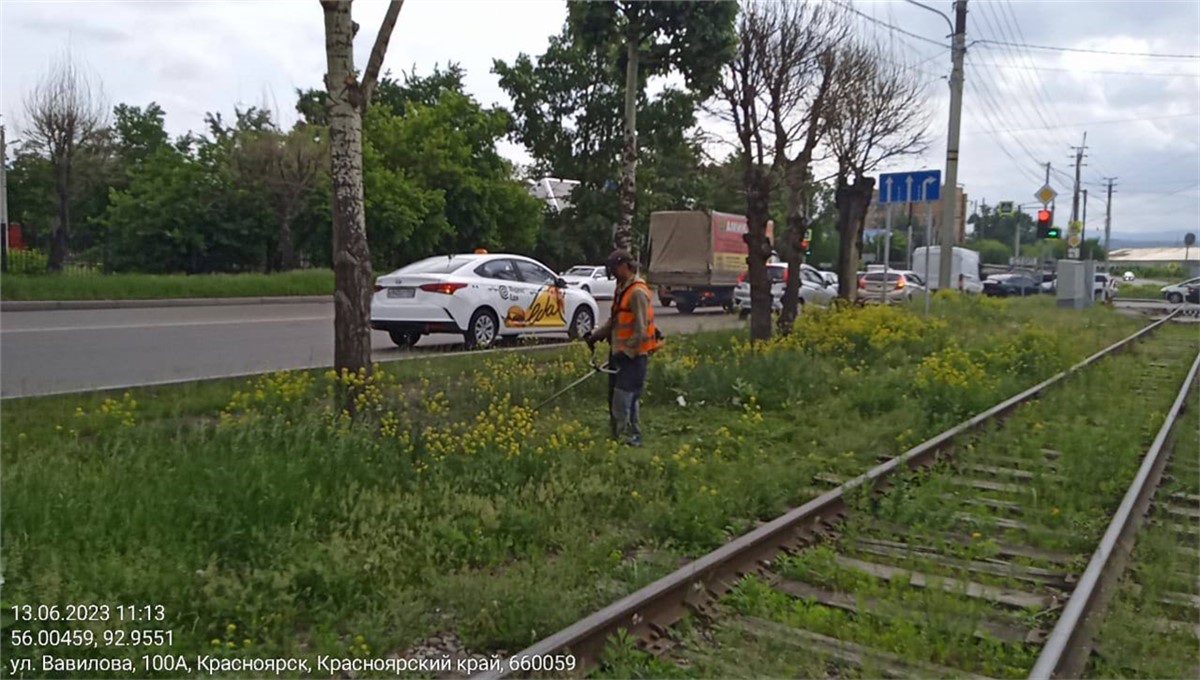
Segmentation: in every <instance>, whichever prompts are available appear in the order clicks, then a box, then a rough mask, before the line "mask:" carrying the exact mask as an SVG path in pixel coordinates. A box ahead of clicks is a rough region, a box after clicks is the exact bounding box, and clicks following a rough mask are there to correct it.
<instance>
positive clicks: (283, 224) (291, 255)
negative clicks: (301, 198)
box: [275, 209, 366, 272]
mask: <svg viewBox="0 0 1200 680" xmlns="http://www.w3.org/2000/svg"><path fill="white" fill-rule="evenodd" d="M364 233H366V232H365V230H364ZM275 262H276V263H277V269H278V270H279V271H285V272H286V271H291V270H293V269H295V268H296V245H295V242H294V240H293V238H292V211H291V210H287V209H284V210H281V211H280V212H279V243H278V245H277V246H276V249H275Z"/></svg>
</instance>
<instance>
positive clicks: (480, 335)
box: [464, 307, 500, 349]
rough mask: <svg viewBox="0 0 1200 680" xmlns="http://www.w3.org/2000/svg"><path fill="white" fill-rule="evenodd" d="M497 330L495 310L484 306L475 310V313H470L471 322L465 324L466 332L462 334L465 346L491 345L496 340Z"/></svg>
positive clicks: (498, 324) (498, 325) (498, 326)
mask: <svg viewBox="0 0 1200 680" xmlns="http://www.w3.org/2000/svg"><path fill="white" fill-rule="evenodd" d="M499 331H500V321H499V320H498V319H497V318H496V314H495V312H493V311H492V310H490V309H487V308H486V307H481V308H480V309H477V310H475V313H474V314H472V315H471V322H470V323H469V324H467V332H466V333H465V334H464V337H465V339H466V345H467V348H468V349H473V348H476V347H479V348H484V347H490V346H492V344H493V343H495V342H496V337H497V336H498V335H499Z"/></svg>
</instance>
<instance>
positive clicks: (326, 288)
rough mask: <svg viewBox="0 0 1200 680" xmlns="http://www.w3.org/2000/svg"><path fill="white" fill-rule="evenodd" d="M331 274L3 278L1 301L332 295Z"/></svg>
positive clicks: (0, 278) (320, 271)
mask: <svg viewBox="0 0 1200 680" xmlns="http://www.w3.org/2000/svg"><path fill="white" fill-rule="evenodd" d="M332 294H333V272H332V271H331V270H329V269H298V270H295V271H290V272H280V273H276V274H196V275H192V276H188V275H184V274H109V275H107V276H104V275H99V274H96V275H88V276H68V275H47V274H35V275H26V274H5V275H3V276H0V299H3V300H14V301H15V300H151V299H159V298H215V297H222V298H225V297H267V296H278V295H332Z"/></svg>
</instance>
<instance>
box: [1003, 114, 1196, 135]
mask: <svg viewBox="0 0 1200 680" xmlns="http://www.w3.org/2000/svg"><path fill="white" fill-rule="evenodd" d="M1197 117H1200V111H1196V112H1193V113H1177V114H1175V115H1171V116H1143V117H1140V118H1121V119H1118V120H1094V121H1089V122H1083V123H1066V124H1063V125H1052V126H1050V127H1026V128H1007V129H1004V130H980V132H989V133H991V132H1028V131H1031V130H1049V129H1058V128H1072V127H1081V126H1085V125H1114V124H1116V123H1140V122H1142V121H1148V120H1167V119H1170V118H1197Z"/></svg>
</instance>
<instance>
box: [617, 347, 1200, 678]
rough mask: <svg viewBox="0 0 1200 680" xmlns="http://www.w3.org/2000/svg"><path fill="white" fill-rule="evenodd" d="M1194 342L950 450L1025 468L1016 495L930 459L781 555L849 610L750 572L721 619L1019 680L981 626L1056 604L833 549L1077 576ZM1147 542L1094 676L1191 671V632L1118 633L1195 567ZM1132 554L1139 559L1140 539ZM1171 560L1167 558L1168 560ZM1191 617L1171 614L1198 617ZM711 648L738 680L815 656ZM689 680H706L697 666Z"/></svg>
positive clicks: (1024, 618)
mask: <svg viewBox="0 0 1200 680" xmlns="http://www.w3.org/2000/svg"><path fill="white" fill-rule="evenodd" d="M1194 337H1195V336H1194V332H1192V331H1191V330H1190V329H1188V328H1180V327H1168V328H1164V329H1162V330H1161V331H1160V332H1159V334H1158V335H1157V336H1155V337H1153V338H1151V339H1149V340H1147V341H1145V342H1144V343H1143V344H1141V345H1139V346H1136V347H1134V348H1133V349H1131V350H1129V351H1127V352H1126V353H1124V354H1122V355H1120V356H1117V357H1113V358H1111V359H1109V360H1106V362H1105V363H1104V364H1102V365H1100V366H1097V367H1094V368H1093V369H1090V370H1089V371H1087V372H1086V373H1083V374H1081V375H1078V376H1076V377H1075V378H1073V379H1072V380H1071V381H1070V382H1068V383H1066V384H1062V385H1061V386H1059V387H1056V388H1055V389H1053V390H1052V391H1050V392H1048V393H1046V394H1045V395H1043V396H1042V397H1041V398H1040V399H1039V400H1038V401H1036V402H1032V403H1030V404H1027V405H1024V406H1022V407H1020V408H1019V409H1018V410H1017V411H1016V412H1015V413H1014V414H1012V415H1011V416H1009V418H1008V420H1007V422H1006V424H1005V425H1004V427H1003V428H1002V429H997V430H995V431H993V432H991V433H990V434H988V435H986V436H980V437H977V438H976V439H975V441H974V442H973V443H971V444H968V445H966V446H963V447H961V449H960V450H959V453H958V460H959V461H961V462H964V463H965V462H975V463H980V464H985V465H992V466H1004V467H1014V466H1017V467H1019V468H1020V469H1024V470H1030V471H1035V476H1034V478H1033V479H1031V480H1028V481H1026V482H1023V483H1021V484H1020V485H1018V486H1019V492H1018V493H1017V494H1015V495H1014V494H1010V493H1007V492H992V491H977V490H968V489H963V488H962V487H959V486H956V485H955V484H953V483H952V481H951V480H952V478H953V477H954V476H955V475H956V474H967V475H972V473H956V472H954V471H953V470H952V469H950V468H948V467H946V466H945V465H940V466H938V467H937V468H935V469H934V471H933V472H932V473H931V474H928V475H919V474H916V473H913V474H911V475H910V476H908V477H907V478H906V479H904V480H899V481H898V482H897V483H896V484H894V486H893V487H892V488H891V489H890V490H889V491H888V492H887V493H886V494H883V495H881V496H879V497H875V498H871V497H862V498H858V499H856V504H857V506H858V508H859V510H860V513H858V514H856V515H853V516H852V518H851V520H850V521H849V522H847V523H846V524H845V525H844V526H843V527H841V529H840V531H839V534H838V538H837V539H836V541H835V542H834V543H832V544H821V545H818V546H815V547H813V548H810V549H808V550H805V551H803V552H801V553H798V554H796V555H794V556H789V557H785V558H783V559H781V560H780V561H779V563H778V564H777V567H776V568H777V571H778V573H779V574H780V575H781V576H783V577H784V578H786V579H791V580H794V581H799V582H802V583H805V584H808V585H811V586H817V587H824V588H827V589H829V590H833V591H837V592H842V593H852V594H853V595H854V596H855V598H857V601H858V602H859V605H858V606H859V610H858V612H848V611H845V610H843V609H834V608H831V607H826V606H824V605H821V604H819V603H817V602H815V601H810V600H805V599H800V598H794V597H792V596H790V595H787V594H784V593H781V592H779V591H776V590H775V589H773V588H772V587H771V586H770V585H768V584H767V583H766V582H765V581H763V580H759V579H748V580H747V581H745V582H743V583H741V584H740V585H739V586H738V587H737V588H736V589H735V590H734V591H733V592H732V593H731V594H730V595H729V596H728V597H726V598H725V599H724V601H723V605H724V606H725V607H727V608H728V609H729V610H730V613H732V614H740V615H745V616H754V617H758V618H762V619H768V620H772V621H776V622H778V623H781V624H785V625H788V626H794V627H798V628H802V629H805V630H808V631H812V632H815V633H819V634H823V635H828V636H831V637H835V638H839V639H842V640H847V641H851V642H855V643H858V644H862V645H866V646H868V647H870V648H872V649H876V650H882V651H885V652H888V653H891V654H895V655H897V656H899V657H900V658H901V659H903V660H904V661H906V662H908V663H912V664H917V665H918V667H919V664H936V665H938V666H942V667H948V668H954V669H959V670H960V671H968V672H974V673H980V674H983V675H987V676H990V677H1014V678H1016V677H1025V675H1026V674H1027V673H1028V671H1029V668H1030V667H1031V666H1032V664H1033V662H1034V660H1035V659H1036V656H1037V651H1038V649H1037V647H1035V646H1031V645H1026V644H1023V643H1021V642H1006V641H1003V640H1000V639H998V638H994V637H992V636H990V635H989V634H984V635H982V636H981V635H980V632H979V631H980V630H984V627H983V625H982V623H981V622H984V621H985V620H986V621H987V622H988V623H989V624H1000V625H1003V626H1006V627H1009V628H1012V629H1017V630H1026V629H1029V628H1036V627H1039V626H1044V627H1046V628H1047V629H1048V628H1049V627H1050V626H1052V625H1053V621H1054V616H1056V614H1055V612H1054V611H1050V610H1047V611H1041V610H1037V609H1030V610H1008V611H1005V610H1004V609H1003V608H999V607H995V606H993V605H990V604H988V603H985V602H983V601H981V600H978V599H972V598H967V597H964V596H963V595H961V594H960V593H958V592H947V591H943V590H941V589H939V588H916V587H911V586H910V585H908V583H901V582H888V581H885V580H882V579H877V578H874V577H872V576H869V575H867V574H865V573H863V572H860V571H857V570H855V569H852V568H849V567H847V566H843V565H841V564H839V563H837V562H835V556H836V555H837V554H838V553H840V554H843V555H850V556H853V557H857V558H858V559H861V560H864V561H868V562H875V563H883V564H890V565H893V566H896V567H899V568H901V569H905V570H911V571H916V572H923V573H925V574H931V575H934V577H935V578H937V577H942V578H953V579H959V580H968V581H974V582H976V583H983V584H987V585H992V586H998V587H1001V588H1005V589H1009V590H1010V591H1025V592H1034V593H1039V592H1045V591H1044V590H1043V589H1042V588H1040V587H1039V586H1038V585H1037V584H1036V583H1035V584H1031V583H1030V582H1028V581H1026V580H1024V579H1023V578H1021V577H1020V576H1018V575H1017V574H1016V573H1014V572H1009V573H1007V574H1005V573H999V574H989V573H980V572H977V571H967V570H966V569H965V568H963V567H961V566H958V564H962V565H965V564H966V562H959V563H958V564H948V561H947V557H949V558H952V559H955V560H960V561H966V560H974V561H975V563H976V564H995V563H994V562H991V563H986V562H985V561H986V560H989V559H991V558H994V557H995V556H996V555H997V551H998V548H999V546H1000V545H1003V544H1010V545H1026V546H1032V547H1034V548H1038V549H1041V550H1045V551H1055V552H1066V553H1069V554H1072V555H1074V556H1075V559H1074V561H1073V565H1072V566H1071V567H1070V569H1068V570H1069V571H1073V572H1074V573H1076V574H1078V573H1079V572H1080V571H1082V568H1083V566H1084V564H1086V561H1087V560H1088V558H1090V556H1091V552H1092V550H1094V548H1095V544H1096V542H1097V541H1098V540H1099V538H1100V536H1101V535H1102V534H1103V532H1104V530H1105V528H1106V526H1107V523H1108V520H1109V518H1110V516H1111V513H1112V512H1114V511H1115V510H1116V507H1117V505H1118V504H1119V503H1120V500H1121V498H1122V496H1123V495H1124V492H1125V486H1126V485H1127V484H1128V483H1129V482H1130V481H1131V480H1132V478H1133V476H1134V473H1135V471H1136V469H1137V467H1138V465H1139V464H1140V455H1139V454H1138V453H1135V452H1144V451H1145V449H1146V448H1147V447H1148V446H1149V444H1150V442H1151V441H1152V440H1153V438H1154V436H1155V433H1156V432H1157V429H1158V427H1159V426H1160V425H1161V423H1162V419H1163V414H1164V413H1165V411H1166V410H1167V408H1168V407H1169V405H1170V403H1171V401H1173V399H1174V395H1175V393H1176V391H1177V390H1178V387H1179V381H1180V379H1181V378H1182V376H1183V375H1184V374H1185V373H1186V370H1187V367H1188V365H1189V364H1190V363H1191V360H1192V359H1193V358H1194V356H1195V351H1196V346H1195V342H1194ZM1152 362H1154V363H1160V364H1163V365H1162V366H1161V367H1159V368H1158V369H1157V370H1156V369H1154V368H1151V367H1150V366H1149V365H1150V364H1151V363H1152ZM1188 429H1189V430H1191V431H1190V432H1189V433H1188V434H1187V436H1185V437H1184V438H1183V439H1182V440H1181V442H1180V445H1181V446H1185V448H1182V449H1179V451H1181V452H1184V451H1186V452H1188V454H1189V455H1190V457H1191V458H1192V459H1194V458H1195V452H1196V451H1198V450H1200V449H1198V448H1197V447H1196V441H1197V437H1196V436H1195V428H1188ZM1044 448H1053V449H1055V450H1057V451H1060V452H1061V454H1062V455H1061V456H1060V457H1059V458H1058V459H1057V460H1056V461H1055V463H1054V464H1053V465H1052V466H1051V465H1048V464H1047V463H1046V461H1045V457H1044V455H1043V454H1042V449H1044ZM1186 470H1187V472H1186V473H1184V474H1186V475H1187V476H1188V483H1187V486H1189V487H1190V488H1192V489H1193V490H1192V491H1190V493H1196V491H1195V490H1194V489H1195V488H1196V483H1195V480H1196V474H1195V472H1196V470H1197V468H1196V467H1195V465H1194V462H1193V463H1192V464H1191V465H1190V466H1189V467H1187V468H1186ZM1051 471H1053V472H1057V473H1058V474H1061V475H1063V476H1065V477H1067V478H1068V479H1069V480H1071V481H1070V483H1067V484H1063V483H1062V482H1061V481H1059V480H1054V479H1052V478H1051V477H1050V476H1049V473H1050V472H1051ZM973 476H978V474H977V473H975V474H974V475H973ZM989 498H990V499H993V500H1000V501H1009V502H1012V501H1016V502H1018V503H1019V504H1020V507H1021V512H1020V513H1019V514H1018V515H1011V514H1005V511H997V510H994V509H991V508H988V507H986V506H981V505H979V504H977V503H969V502H966V501H978V500H980V499H989ZM960 515H966V518H963V517H961V516H960ZM1006 517H1015V518H1016V519H1019V520H1020V521H1022V522H1024V523H1025V524H1026V525H1027V528H1026V529H1024V530H1015V529H1004V528H1000V527H999V526H998V525H997V519H998V518H1006ZM964 519H966V520H969V521H964ZM946 532H957V533H960V534H963V533H965V534H967V535H969V536H970V537H971V538H970V539H969V540H968V541H967V542H966V543H964V544H956V543H944V542H943V539H942V538H941V537H942V536H945V535H946ZM863 539H866V540H876V541H878V540H886V541H904V542H907V543H909V544H910V545H917V546H929V547H933V548H935V549H938V548H940V556H930V557H916V556H913V555H912V554H911V553H910V554H908V555H894V554H893V555H889V556H881V555H880V553H878V552H871V551H870V550H866V549H864V548H862V547H860V546H862V545H863V544H862V543H860V541H861V540H863ZM1160 540H1161V539H1160ZM1155 547H1156V548H1157V549H1155V548H1150V547H1147V548H1145V552H1146V553H1147V554H1145V555H1144V556H1143V571H1139V572H1138V573H1139V574H1141V573H1145V572H1146V571H1149V572H1153V574H1154V575H1155V578H1151V577H1150V576H1149V575H1147V576H1146V577H1144V578H1142V579H1140V581H1141V582H1142V583H1144V584H1150V585H1148V587H1147V589H1146V590H1145V591H1144V594H1143V597H1141V598H1137V599H1131V598H1129V597H1128V596H1127V597H1126V598H1125V600H1124V607H1123V608H1122V609H1121V610H1120V611H1121V614H1119V615H1117V616H1116V617H1114V618H1113V619H1112V624H1111V625H1110V627H1109V628H1110V629H1111V630H1110V631H1109V632H1108V635H1109V636H1110V637H1111V638H1112V640H1113V641H1112V642H1111V643H1110V644H1111V647H1109V651H1108V653H1106V654H1105V655H1104V656H1105V659H1106V660H1107V659H1109V658H1112V659H1113V662H1112V663H1108V664H1105V667H1104V675H1105V676H1106V677H1188V676H1189V675H1190V674H1191V672H1192V670H1194V668H1195V664H1196V661H1197V656H1196V653H1195V640H1194V639H1193V640H1191V644H1185V642H1186V640H1185V638H1186V636H1187V635H1190V633H1186V634H1179V633H1176V634H1173V635H1171V636H1165V639H1164V636H1158V637H1155V636H1154V634H1152V633H1150V632H1148V628H1147V627H1146V626H1140V625H1130V618H1128V617H1129V615H1130V614H1131V612H1132V611H1133V610H1141V609H1142V608H1146V609H1147V610H1149V611H1153V612H1155V615H1158V616H1162V615H1163V614H1162V610H1161V608H1159V609H1153V608H1150V607H1146V602H1147V601H1151V602H1152V601H1153V600H1154V598H1155V597H1157V596H1158V595H1161V594H1162V592H1163V591H1164V590H1166V589H1168V585H1171V584H1173V587H1174V588H1175V589H1177V590H1178V589H1179V588H1180V587H1181V586H1180V585H1179V584H1180V583H1191V584H1192V586H1191V588H1194V583H1195V574H1196V569H1195V564H1194V560H1192V562H1191V563H1188V564H1184V563H1183V561H1182V560H1181V559H1180V557H1179V553H1172V554H1171V555H1167V554H1165V553H1166V551H1165V549H1164V548H1163V546H1161V545H1156V546H1155ZM835 548H836V549H835ZM1139 550H1143V548H1142V547H1141V544H1139ZM1172 556H1173V557H1174V559H1168V558H1170V557H1172ZM1021 563H1023V564H1024V565H1025V566H1028V567H1037V568H1041V569H1047V570H1052V571H1053V570H1061V569H1062V566H1061V565H1057V564H1054V563H1050V562H1039V561H1038V560H1022V561H1021ZM1172 578H1173V579H1174V580H1172ZM1189 579H1190V580H1189ZM1183 588H1184V590H1183V592H1193V591H1192V590H1191V589H1188V587H1187V586H1183ZM868 602H869V604H867V603H868ZM1177 616H1178V615H1177ZM1193 619H1194V617H1190V618H1185V619H1182V620H1185V621H1189V622H1191V623H1194V620H1193ZM737 625H738V624H737V622H736V621H726V620H722V621H721V622H720V623H719V625H718V632H717V633H716V636H717V638H718V639H721V638H723V637H724V638H728V637H729V636H730V630H736V628H737ZM989 630H990V629H989ZM723 644H724V645H726V647H725V648H721V649H715V650H714V649H711V647H710V648H708V649H705V648H704V646H703V645H692V647H694V648H697V649H700V653H699V654H698V659H699V664H698V667H699V668H706V666H705V664H706V663H708V662H709V661H710V660H711V659H713V658H717V659H719V660H720V661H722V662H727V663H730V665H731V666H732V667H742V668H751V669H753V670H751V671H750V672H749V675H750V676H754V675H758V674H762V673H768V672H774V671H775V669H779V668H795V667H803V668H807V669H808V671H807V672H806V673H805V674H806V675H808V674H812V673H813V669H814V668H820V667H821V666H822V664H824V663H826V662H825V661H823V660H822V659H821V658H820V657H819V656H816V657H814V656H813V655H812V654H809V653H807V652H806V651H805V650H803V649H793V650H792V651H791V652H790V654H789V653H780V654H776V655H775V656H774V657H773V659H772V664H773V665H772V666H770V667H760V668H755V666H754V664H755V663H758V662H756V661H753V659H756V658H757V656H758V652H757V651H755V646H756V645H759V644H761V641H760V640H755V641H753V642H750V643H747V642H746V641H744V640H740V639H729V640H727V641H725V642H724V643H723ZM1172 645H1174V648H1173V649H1172ZM685 656H686V655H685ZM689 658H690V657H689ZM647 663H648V662H647ZM747 664H748V665H747ZM789 673H791V671H789ZM860 673H861V674H862V675H863V676H864V677H877V676H878V675H879V673H877V672H872V670H871V669H870V668H866V669H861V668H859V669H852V670H851V671H850V672H849V675H851V676H855V677H856V676H858V675H859V674H860ZM627 674H628V673H627ZM818 674H823V673H821V672H818ZM841 674H842V673H839V675H841ZM922 675H926V673H922ZM693 677H711V676H706V675H705V674H704V672H703V671H702V672H701V674H699V675H697V676H693Z"/></svg>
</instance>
